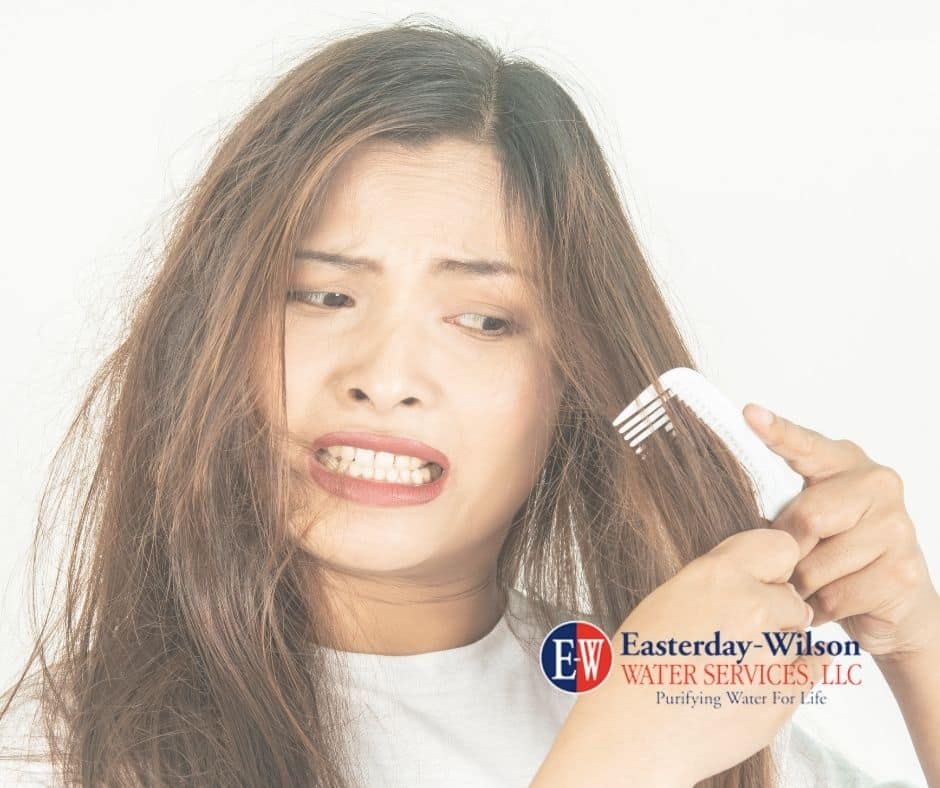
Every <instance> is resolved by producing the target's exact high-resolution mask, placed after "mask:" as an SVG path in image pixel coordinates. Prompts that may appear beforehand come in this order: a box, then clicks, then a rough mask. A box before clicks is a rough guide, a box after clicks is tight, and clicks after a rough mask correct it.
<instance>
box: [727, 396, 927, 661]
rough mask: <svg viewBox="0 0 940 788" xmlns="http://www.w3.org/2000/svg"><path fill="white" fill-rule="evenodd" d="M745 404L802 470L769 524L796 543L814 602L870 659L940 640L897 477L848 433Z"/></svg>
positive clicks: (802, 580) (803, 587) (804, 590)
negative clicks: (837, 436)
mask: <svg viewBox="0 0 940 788" xmlns="http://www.w3.org/2000/svg"><path fill="white" fill-rule="evenodd" d="M762 411H764V409H763V408H761V407H760V406H757V405H754V404H748V405H747V406H745V408H744V417H745V420H746V421H747V422H748V424H749V425H750V426H751V429H753V430H754V432H755V433H756V434H757V435H758V437H759V438H761V440H762V441H763V442H764V443H765V444H766V445H767V446H768V447H769V448H770V449H772V450H773V451H774V452H775V453H776V454H778V455H780V456H781V457H783V459H784V460H786V461H787V463H788V464H789V466H790V467H791V468H793V470H795V471H796V472H797V473H799V474H800V475H801V476H803V478H804V479H805V483H804V486H803V490H802V492H800V493H799V494H798V495H797V496H796V497H795V498H794V499H793V500H792V501H791V502H790V503H789V504H788V505H787V506H786V507H785V508H784V510H783V511H782V512H781V513H780V515H779V516H778V517H777V519H776V520H774V522H773V523H771V528H774V529H779V530H782V531H786V532H787V533H789V534H791V535H792V536H793V537H794V538H795V539H796V541H797V542H798V543H799V545H800V560H799V562H798V563H797V564H796V567H795V569H794V571H793V575H792V577H791V578H790V580H791V581H792V583H793V585H794V586H795V587H796V589H797V591H798V592H799V593H800V596H802V597H803V598H804V599H805V600H806V601H807V602H808V603H809V604H810V605H811V606H812V607H813V610H814V611H815V615H814V617H813V622H812V623H813V624H814V625H819V624H824V623H826V622H828V621H838V622H839V624H840V625H841V626H842V628H843V629H845V631H846V632H847V633H848V635H849V637H851V638H852V639H853V640H857V641H858V643H859V645H861V647H862V648H864V649H865V650H866V651H868V652H869V653H870V654H872V655H873V656H874V657H876V658H880V659H882V660H898V659H906V658H907V657H910V656H917V655H919V654H921V653H924V652H926V651H929V650H933V651H934V653H937V649H938V648H940V595H938V594H937V591H936V589H935V588H934V586H933V583H932V582H931V580H930V576H929V573H928V571H927V564H926V562H925V560H924V555H923V553H922V551H921V549H920V546H919V545H918V543H917V538H916V535H915V533H914V524H913V523H912V522H911V518H910V517H909V516H908V513H907V510H906V509H905V506H904V500H903V484H902V481H901V477H900V476H899V475H898V474H897V472H896V471H894V470H893V469H891V468H888V467H886V466H884V465H879V464H878V463H876V462H874V461H873V460H872V459H871V458H869V457H868V455H866V454H865V452H864V451H862V449H861V448H860V447H859V446H858V445H856V444H855V443H852V442H851V441H848V440H833V439H831V438H827V437H825V436H824V435H821V434H820V433H818V432H815V431H813V430H811V429H807V428H806V427H801V426H799V425H798V424H794V423H793V422H791V421H788V420H787V419H785V418H783V417H781V416H776V415H775V414H771V413H769V411H764V412H766V413H768V415H769V420H768V419H766V417H762V413H761V412H762Z"/></svg>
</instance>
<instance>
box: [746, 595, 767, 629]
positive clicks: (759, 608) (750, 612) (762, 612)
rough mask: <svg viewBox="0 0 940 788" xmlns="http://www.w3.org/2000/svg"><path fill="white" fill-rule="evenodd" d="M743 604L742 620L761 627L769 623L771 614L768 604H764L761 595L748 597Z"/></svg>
mask: <svg viewBox="0 0 940 788" xmlns="http://www.w3.org/2000/svg"><path fill="white" fill-rule="evenodd" d="M742 605H743V610H742V611H741V613H740V615H741V620H743V621H745V622H747V625H748V626H750V627H754V628H757V629H761V628H763V627H764V625H765V624H767V623H768V618H769V614H768V610H767V605H765V604H764V602H763V600H762V599H760V597H759V596H757V595H755V596H753V597H750V598H748V599H747V600H746V601H743V602H742Z"/></svg>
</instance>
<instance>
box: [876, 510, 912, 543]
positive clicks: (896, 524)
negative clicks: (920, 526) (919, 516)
mask: <svg viewBox="0 0 940 788" xmlns="http://www.w3.org/2000/svg"><path fill="white" fill-rule="evenodd" d="M882 528H883V530H884V534H885V536H886V537H887V538H888V540H889V541H890V542H891V543H892V544H898V543H902V542H906V541H907V540H908V538H909V536H910V533H911V523H910V521H909V520H908V519H907V518H906V517H899V516H894V517H888V518H887V519H886V520H885V521H884V524H883V525H882Z"/></svg>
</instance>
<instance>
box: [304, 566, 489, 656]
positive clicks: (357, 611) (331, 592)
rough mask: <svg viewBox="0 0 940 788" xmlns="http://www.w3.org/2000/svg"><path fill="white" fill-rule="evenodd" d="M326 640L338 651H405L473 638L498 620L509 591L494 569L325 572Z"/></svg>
mask: <svg viewBox="0 0 940 788" xmlns="http://www.w3.org/2000/svg"><path fill="white" fill-rule="evenodd" d="M323 580H324V583H323V585H322V594H323V596H324V602H325V606H324V608H325V612H326V615H327V618H328V620H329V626H328V628H327V629H328V632H326V633H324V644H325V645H327V646H328V647H329V648H332V649H336V650H339V651H354V652H358V653H365V654H384V655H389V656H392V655H395V656H404V655H409V654H424V653H426V652H429V651H443V650H446V649H452V648H459V647H460V646H466V645H468V644H470V643H473V642H475V641H477V640H479V639H480V638H482V637H483V636H484V635H486V634H487V633H488V632H490V631H491V630H492V629H493V628H494V627H495V626H496V625H497V623H499V620H500V618H501V617H502V615H503V613H504V611H505V608H506V603H507V599H506V595H505V594H504V593H503V591H502V590H501V589H500V588H499V587H498V586H497V585H496V577H495V574H493V573H489V574H486V575H484V576H482V577H481V576H472V577H463V578H449V579H448V580H447V581H443V582H430V581H428V580H426V579H425V580H424V582H422V581H421V580H419V579H416V578H408V579H402V578H401V577H389V578H374V577H368V578H366V577H353V576H350V575H348V574H340V573H336V572H332V571H327V572H324V573H323Z"/></svg>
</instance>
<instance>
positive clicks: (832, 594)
mask: <svg viewBox="0 0 940 788" xmlns="http://www.w3.org/2000/svg"><path fill="white" fill-rule="evenodd" d="M841 600H842V592H841V591H840V590H839V587H838V586H837V585H833V584H830V585H828V586H823V587H822V588H820V589H819V590H818V591H817V592H816V593H815V594H814V595H813V601H814V602H815V607H816V609H817V610H819V611H820V612H821V613H822V614H823V615H825V616H826V617H828V618H835V617H836V613H837V612H838V609H839V604H840V602H841Z"/></svg>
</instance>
